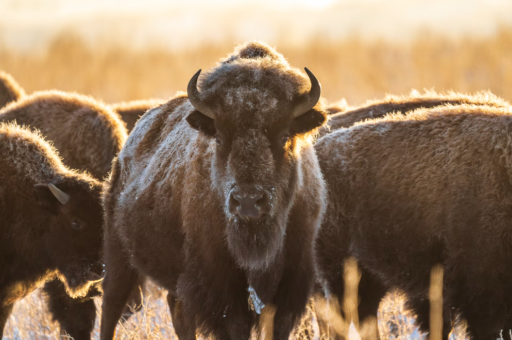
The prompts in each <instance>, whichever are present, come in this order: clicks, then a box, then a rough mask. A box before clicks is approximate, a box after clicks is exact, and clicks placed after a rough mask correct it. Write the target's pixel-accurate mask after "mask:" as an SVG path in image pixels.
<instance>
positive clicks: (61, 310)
mask: <svg viewBox="0 0 512 340" xmlns="http://www.w3.org/2000/svg"><path fill="white" fill-rule="evenodd" d="M0 121H16V122H17V123H19V124H24V125H26V126H29V127H30V128H32V129H37V130H39V131H41V132H42V133H43V135H44V136H45V138H46V139H47V140H48V141H49V142H51V143H53V145H54V146H55V147H56V148H57V150H58V151H59V153H60V154H61V155H63V156H64V157H63V158H64V159H63V162H64V164H66V165H67V166H69V167H70V168H75V169H79V170H82V171H87V172H88V173H90V174H92V175H93V176H94V177H95V178H96V179H98V180H101V179H103V178H104V177H105V176H106V175H107V174H108V172H109V171H110V166H111V164H112V160H113V158H114V157H115V156H116V155H117V154H118V153H119V151H120V150H121V147H122V146H123V145H124V142H125V139H126V130H125V128H124V126H123V123H122V122H121V121H120V120H119V118H118V117H117V115H116V114H115V113H113V112H112V111H111V110H110V109H109V108H108V107H107V106H105V105H103V104H101V103H98V102H96V101H95V100H93V99H92V98H90V97H86V96H81V95H77V94H67V93H62V92H56V91H49V92H39V93H35V94H33V95H31V96H27V97H24V98H23V99H21V100H19V101H18V102H16V103H12V104H10V105H9V106H8V107H6V108H4V109H3V110H1V111H0ZM99 288H100V287H99V285H97V286H96V285H95V286H93V287H91V290H90V291H89V293H88V294H87V295H86V296H84V297H82V298H80V299H72V298H70V297H69V295H68V294H67V293H66V291H65V290H64V287H63V286H62V284H61V283H60V282H59V281H58V280H53V281H50V282H47V283H46V284H45V286H44V291H45V293H46V294H47V295H48V300H49V301H48V303H49V309H50V312H51V313H52V315H53V317H54V319H55V320H57V321H58V322H59V324H60V325H61V329H62V330H63V331H66V332H67V333H68V334H69V335H70V336H72V337H73V338H74V339H75V340H87V339H90V333H91V331H92V329H93V327H94V320H95V318H96V308H95V305H94V301H93V300H92V297H94V296H96V295H100V292H99V290H98V289H99ZM133 297H134V298H135V299H132V301H131V302H134V303H136V304H139V303H140V294H139V292H138V289H137V292H136V293H135V295H134V296H133Z"/></svg>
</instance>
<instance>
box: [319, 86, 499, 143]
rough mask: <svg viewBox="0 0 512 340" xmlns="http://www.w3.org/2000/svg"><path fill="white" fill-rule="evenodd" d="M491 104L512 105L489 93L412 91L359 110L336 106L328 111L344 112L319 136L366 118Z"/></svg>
mask: <svg viewBox="0 0 512 340" xmlns="http://www.w3.org/2000/svg"><path fill="white" fill-rule="evenodd" d="M448 104H451V105H459V104H473V105H489V106H495V107H506V106H508V105H509V104H508V103H507V102H506V101H504V100H503V99H501V98H499V97H497V96H495V95H494V94H492V93H490V92H480V93H477V94H475V95H465V94H461V93H455V92H449V93H436V92H434V91H427V92H425V93H424V94H420V93H418V92H417V91H412V92H411V94H410V95H409V96H395V95H388V96H387V97H386V98H385V99H384V100H374V101H370V102H368V103H366V104H365V105H363V106H361V107H359V108H353V109H350V108H348V107H347V106H346V104H345V106H344V105H343V101H342V102H341V105H335V106H332V107H330V108H329V109H330V110H331V111H332V112H336V111H337V110H341V111H340V112H339V113H335V114H332V115H330V116H329V121H328V122H327V125H326V126H325V127H323V128H322V129H321V130H320V136H325V135H326V134H328V133H331V132H332V131H334V130H337V129H339V128H348V127H350V126H352V125H354V124H355V123H358V122H362V121H365V120H367V119H375V118H380V117H384V116H385V115H387V114H389V113H392V112H397V113H398V112H399V113H402V114H406V113H407V112H409V111H413V110H416V109H419V108H433V107H436V106H442V105H448Z"/></svg>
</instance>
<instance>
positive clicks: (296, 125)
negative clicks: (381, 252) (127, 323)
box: [101, 42, 327, 340]
mask: <svg viewBox="0 0 512 340" xmlns="http://www.w3.org/2000/svg"><path fill="white" fill-rule="evenodd" d="M308 83H309V81H308V79H307V78H306V77H304V76H303V75H302V73H300V72H299V71H298V70H296V69H293V68H291V67H290V66H289V65H288V63H287V62H286V61H285V59H284V58H283V56H282V55H280V54H278V53H277V52H276V51H275V50H273V49H272V48H270V47H268V46H267V45H264V44H261V43H254V42H252V43H247V44H245V45H242V46H240V47H239V48H238V49H237V50H236V51H235V54H233V55H232V56H230V57H228V58H227V59H226V60H224V61H222V62H221V63H220V64H219V65H218V66H217V67H216V68H214V69H213V70H211V71H210V72H208V73H207V74H206V75H205V76H204V78H203V81H202V83H201V86H200V96H201V99H202V102H203V103H207V105H208V106H209V107H210V108H212V110H213V111H214V112H215V116H214V119H212V118H210V117H207V116H206V115H204V114H203V113H201V112H199V111H197V110H196V109H195V108H194V106H192V104H191V102H190V101H189V100H188V98H187V97H186V96H179V97H177V98H175V99H173V100H171V101H170V102H168V103H166V104H164V105H162V106H160V107H158V108H155V109H152V110H150V111H149V112H147V113H146V114H145V115H144V116H143V117H142V119H141V120H140V121H139V122H138V123H137V125H136V127H135V129H134V130H133V132H132V133H131V135H130V137H129V138H128V141H127V144H126V146H125V147H124V148H123V150H122V151H121V153H120V156H119V159H118V160H117V161H116V162H115V163H114V167H113V172H112V177H111V180H110V184H111V186H110V188H109V189H108V190H107V192H106V196H105V209H106V234H105V237H106V239H105V242H106V243H105V250H106V254H105V255H106V257H105V258H106V262H107V268H108V270H107V275H106V278H105V281H104V284H103V289H104V299H103V313H102V322H101V328H102V329H101V339H112V336H113V333H114V329H115V326H116V323H117V320H118V318H119V315H120V313H121V308H122V306H123V305H124V303H125V300H126V297H127V294H128V290H129V289H130V283H132V282H134V280H135V278H136V277H137V276H138V275H139V274H140V273H143V274H146V275H149V276H150V277H152V278H153V279H154V280H156V282H158V283H159V284H160V285H161V286H163V287H165V288H166V289H168V290H169V295H168V302H169V307H170V310H171V314H172V318H173V325H174V327H175V330H176V333H177V334H178V337H179V338H180V340H188V339H195V334H196V330H197V331H198V332H199V333H202V334H204V335H210V336H212V337H213V338H215V339H223V340H224V339H237V340H239V339H248V338H249V335H250V331H251V327H253V326H254V325H255V324H256V322H257V315H256V314H255V313H254V312H251V311H250V310H249V304H248V299H249V293H248V289H249V287H252V288H253V289H254V290H255V291H256V293H257V295H258V296H259V298H260V299H261V300H262V302H263V303H264V304H266V305H270V304H272V305H274V306H276V308H277V312H276V315H275V322H274V339H276V340H282V339H288V336H289V334H290V332H291V330H292V328H293V326H294V325H295V324H296V323H297V322H298V321H300V318H301V315H302V314H303V312H304V309H305V306H306V303H307V301H308V297H309V295H310V292H311V290H312V287H313V283H314V281H315V271H314V261H313V243H314V238H315V235H316V230H317V228H318V226H319V222H320V218H321V215H322V212H323V205H324V200H323V196H324V194H323V193H324V188H323V181H322V177H321V173H320V169H319V168H318V164H317V160H316V156H315V153H314V150H313V147H312V139H313V138H312V137H313V135H314V134H315V132H316V131H317V130H318V127H320V126H322V125H323V124H324V123H325V121H326V118H327V115H326V113H325V112H324V111H323V109H322V107H321V104H320V103H319V104H317V105H316V106H315V107H314V108H313V109H311V110H309V111H307V112H306V113H304V114H302V115H301V116H299V117H297V118H293V117H292V116H291V115H292V112H293V109H294V107H295V105H296V102H297V100H298V98H305V97H303V95H306V94H307V93H309V89H308V85H309V84H308ZM205 105H206V104H205ZM234 195H240V197H241V196H243V195H257V197H259V201H257V208H253V209H256V210H258V211H263V212H264V213H263V214H260V215H258V217H252V216H253V215H248V216H247V217H245V216H244V217H243V218H242V216H243V213H242V212H243V211H244V210H243V209H245V208H244V207H243V205H244V204H245V203H240V204H241V206H240V205H237V203H236V202H235V200H236V198H234ZM237 197H239V196H237ZM244 197H248V196H244ZM239 199H240V200H241V201H243V200H242V199H241V198H239ZM249 216H251V217H249Z"/></svg>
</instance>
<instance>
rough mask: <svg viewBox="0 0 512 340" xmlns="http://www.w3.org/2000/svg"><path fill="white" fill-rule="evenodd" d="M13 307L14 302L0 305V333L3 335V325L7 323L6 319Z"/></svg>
mask: <svg viewBox="0 0 512 340" xmlns="http://www.w3.org/2000/svg"><path fill="white" fill-rule="evenodd" d="M13 307H14V304H11V305H7V306H5V305H4V306H2V305H0V330H1V331H2V332H1V333H0V335H2V336H3V334H4V327H5V324H6V323H7V320H8V319H9V315H11V312H12V308H13Z"/></svg>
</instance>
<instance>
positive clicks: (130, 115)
mask: <svg viewBox="0 0 512 340" xmlns="http://www.w3.org/2000/svg"><path fill="white" fill-rule="evenodd" d="M163 103H165V100H161V99H148V100H135V101H131V102H123V103H117V104H112V105H110V107H111V108H112V110H114V112H116V113H117V114H118V115H119V116H120V117H121V119H122V120H123V121H124V122H125V124H126V130H127V131H128V133H130V132H131V131H132V130H133V128H134V127H135V124H136V123H137V121H138V120H139V118H140V117H141V116H142V115H143V114H144V113H146V111H148V110H149V109H152V108H154V107H156V106H159V105H162V104H163Z"/></svg>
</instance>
